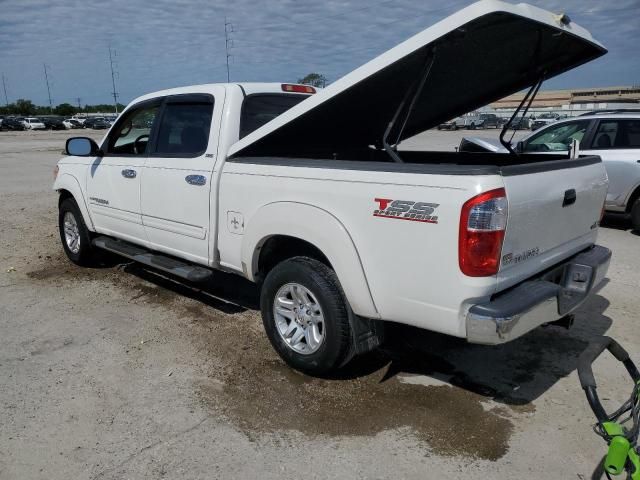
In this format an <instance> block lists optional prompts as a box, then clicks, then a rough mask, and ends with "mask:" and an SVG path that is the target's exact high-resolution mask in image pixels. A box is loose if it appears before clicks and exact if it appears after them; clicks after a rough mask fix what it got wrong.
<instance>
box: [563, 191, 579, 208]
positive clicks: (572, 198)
mask: <svg viewBox="0 0 640 480" xmlns="http://www.w3.org/2000/svg"><path fill="white" fill-rule="evenodd" d="M576 197H577V195H576V191H575V189H573V188H572V189H570V190H567V191H566V192H564V200H563V201H562V206H563V207H567V206H569V205H573V204H574V203H576Z"/></svg>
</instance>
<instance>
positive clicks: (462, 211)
mask: <svg viewBox="0 0 640 480" xmlns="http://www.w3.org/2000/svg"><path fill="white" fill-rule="evenodd" d="M562 18H564V21H559V20H558V16H557V15H553V14H552V13H551V12H548V11H545V10H542V9H538V8H532V7H531V6H529V5H527V4H518V5H511V4H507V3H504V2H486V1H483V2H479V3H476V4H474V5H471V6H470V7H467V8H465V9H464V10H462V11H460V12H458V13H456V14H454V15H453V16H451V17H449V18H446V19H444V20H443V21H441V22H440V23H438V24H437V25H435V26H434V27H433V28H430V29H427V30H425V31H423V32H420V33H418V34H417V35H415V36H414V37H412V38H411V39H410V40H408V41H407V42H405V43H402V44H400V45H398V46H397V47H395V48H393V49H392V50H389V51H387V52H385V53H384V54H382V55H381V56H379V57H378V58H376V59H374V60H372V61H371V62H369V63H367V64H365V65H363V66H362V67H360V68H358V69H356V70H354V71H353V72H351V73H350V74H348V75H347V76H345V77H343V78H342V79H339V80H337V81H336V82H334V83H332V84H331V85H330V86H329V87H327V88H326V89H323V90H321V91H320V92H319V93H317V94H313V93H312V92H314V91H315V90H314V89H313V88H312V87H309V86H306V85H291V84H263V83H227V84H212V85H196V86H192V87H184V88H177V89H172V90H164V91H161V92H157V93H152V94H148V95H145V96H142V97H140V98H137V99H135V100H134V101H133V102H131V104H129V106H128V107H127V108H126V109H125V111H124V112H123V113H122V115H121V116H120V118H119V119H118V121H117V122H116V124H115V125H114V126H113V128H112V129H111V131H110V132H109V134H108V135H106V136H105V139H104V140H103V141H102V144H101V145H100V146H98V145H97V144H96V143H95V142H94V141H93V140H91V139H89V138H86V137H78V138H72V139H69V140H68V141H67V144H66V151H67V155H68V156H67V157H65V158H62V159H61V160H60V161H59V162H58V165H57V166H56V170H55V172H56V175H57V176H56V179H55V183H54V185H53V188H54V189H55V190H57V191H58V192H59V195H60V197H59V199H58V200H57V201H56V205H58V208H59V212H58V220H59V229H60V240H61V244H62V248H63V249H64V251H65V253H66V255H67V256H68V258H69V259H70V260H71V261H72V262H75V263H77V264H79V265H88V264H91V263H92V262H95V261H96V259H97V256H96V255H97V253H96V251H101V250H107V251H110V252H114V253H117V254H119V255H122V256H124V257H127V258H129V259H132V260H134V261H137V262H140V263H141V264H143V265H146V266H147V267H148V268H151V269H156V270H160V271H163V272H165V273H167V274H170V275H174V276H175V277H176V278H180V279H185V280H187V281H193V282H195V281H205V280H207V279H209V278H211V277H212V276H214V275H217V274H218V273H217V271H218V270H223V271H225V272H233V273H235V274H237V275H240V276H242V277H245V278H246V279H248V280H250V281H253V282H256V283H257V284H258V285H260V289H261V294H260V295H261V296H260V305H261V312H262V319H263V324H264V327H265V330H266V333H267V336H268V337H269V340H270V341H271V344H272V345H273V347H274V349H275V350H276V351H277V352H278V353H279V355H280V356H281V357H282V358H283V360H284V361H286V362H287V363H288V364H289V365H291V366H292V367H294V368H296V369H299V370H302V371H305V372H309V373H311V374H325V373H326V372H328V371H331V370H334V369H337V368H339V367H340V366H342V365H344V364H345V363H346V362H347V361H349V359H350V358H351V357H352V356H353V355H356V354H360V353H364V352H366V351H368V350H371V349H373V348H375V347H377V346H378V345H380V343H381V341H382V339H383V338H384V326H385V322H386V321H391V322H399V323H403V324H409V325H413V326H416V327H421V328H424V329H428V330H434V331H438V332H441V333H444V334H448V335H454V336H457V337H462V338H465V339H467V340H468V341H469V342H474V343H482V344H498V343H503V342H507V341H510V340H512V339H514V338H517V337H520V336H521V335H523V334H525V333H526V332H528V331H530V330H532V329H534V328H536V327H538V326H540V325H541V324H544V323H548V322H553V321H556V320H559V319H561V318H562V317H564V316H566V315H569V314H571V313H572V312H573V311H574V310H575V309H576V308H578V307H579V306H580V305H581V304H582V303H583V302H584V301H585V300H586V299H587V298H588V296H589V294H590V293H592V292H593V291H594V290H593V289H596V288H598V287H599V286H600V285H601V283H602V280H603V279H604V277H605V276H606V273H607V269H608V266H609V262H610V257H611V252H610V251H609V250H608V249H607V248H604V247H601V246H597V245H595V242H596V238H597V235H598V220H599V219H600V213H601V211H602V205H603V203H604V200H605V195H606V190H607V176H606V172H605V169H604V166H603V165H602V162H601V160H600V158H599V157H597V156H587V157H584V158H568V157H567V155H566V154H564V153H562V152H560V153H559V154H557V155H553V154H551V155H550V156H549V158H548V161H541V159H540V156H539V155H529V154H524V153H523V154H521V155H518V156H514V155H511V154H480V157H479V156H478V154H469V153H465V152H430V151H399V150H396V149H395V148H394V147H393V146H392V145H397V144H400V143H401V142H402V141H403V140H404V139H406V138H410V137H412V136H414V135H416V134H417V133H420V132H424V131H426V130H428V129H430V128H433V127H436V126H437V125H438V123H439V121H440V119H442V118H455V117H456V116H458V115H461V114H462V113H463V112H465V111H469V110H472V109H475V108H480V107H481V106H482V105H484V104H486V103H487V102H491V101H495V100H498V99H499V98H501V97H504V96H505V95H509V94H513V93H515V92H517V91H520V90H521V89H522V88H523V87H524V86H526V85H527V84H529V85H534V84H536V83H537V82H538V80H539V78H540V73H541V71H544V75H545V78H553V77H555V76H557V75H558V74H560V73H563V72H565V71H567V70H570V69H572V68H574V67H576V66H578V65H582V64H584V63H586V62H588V61H590V60H592V59H595V58H598V57H600V56H601V55H603V54H604V53H605V52H606V50H605V49H604V47H603V46H602V45H600V44H599V43H598V42H596V41H595V40H593V38H592V37H591V35H590V34H589V32H587V31H586V30H584V29H583V28H581V27H580V26H579V25H576V24H575V23H573V22H571V21H570V20H569V19H568V17H567V18H565V17H562ZM460 32H464V35H461V34H460ZM514 32H517V35H518V36H517V42H518V47H519V48H513V44H512V43H510V39H512V38H513V35H514ZM558 52H562V55H559V54H558ZM441 53H442V57H438V55H440V54H441ZM488 65H489V66H490V67H489V68H490V74H488V73H486V72H487V68H488V67H487V66H488ZM474 72H481V73H482V74H480V75H478V76H477V77H474V81H473V82H470V81H469V78H470V76H471V74H472V73H474ZM420 86H424V88H419V87H420ZM463 90H464V95H457V93H459V92H461V91H463ZM400 99H406V104H404V103H400V108H399V106H398V105H399V101H400ZM405 105H407V106H410V108H402V107H404V106H405ZM414 106H415V107H416V108H413V107H414ZM291 107H292V108H291ZM159 112H161V113H159ZM139 119H146V120H147V121H145V122H139V121H138V120H139ZM151 119H153V120H154V121H153V122H149V120H151ZM134 125H144V126H143V127H140V128H134V127H133V126H134ZM375 146H378V147H375ZM147 157H148V159H147ZM145 160H146V161H145ZM151 160H152V161H151ZM541 186H542V187H541ZM242 334H246V335H251V332H249V331H248V330H247V331H244V332H242ZM525 342H526V340H525Z"/></svg>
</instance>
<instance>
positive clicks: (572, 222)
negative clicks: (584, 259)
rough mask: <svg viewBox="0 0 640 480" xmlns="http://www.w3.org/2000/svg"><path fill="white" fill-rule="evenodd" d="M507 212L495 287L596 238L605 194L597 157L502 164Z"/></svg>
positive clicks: (604, 178) (525, 275)
mask: <svg viewBox="0 0 640 480" xmlns="http://www.w3.org/2000/svg"><path fill="white" fill-rule="evenodd" d="M502 175H503V179H504V185H505V190H506V192H507V200H508V203H509V210H508V211H509V216H508V219H507V229H506V232H505V238H504V243H503V246H502V261H501V265H500V271H499V273H498V291H499V290H503V289H504V288H507V287H509V286H511V285H514V284H516V283H518V282H520V281H522V280H524V279H526V278H528V277H530V276H531V275H533V274H535V273H538V272H540V271H542V270H545V269H547V268H549V267H551V266H553V265H554V264H556V263H558V262H560V261H562V260H564V259H565V258H568V257H569V256H571V255H573V254H575V253H577V252H579V251H580V250H582V249H584V248H586V247H587V246H589V245H592V244H593V243H595V240H596V236H597V230H598V221H599V219H600V215H601V212H602V206H603V204H604V199H605V196H606V193H607V174H606V172H605V169H604V165H603V164H602V162H601V161H600V158H599V157H584V158H580V159H574V160H570V159H567V160H554V161H550V162H549V161H547V162H539V163H533V164H526V165H517V166H512V167H506V168H503V169H502Z"/></svg>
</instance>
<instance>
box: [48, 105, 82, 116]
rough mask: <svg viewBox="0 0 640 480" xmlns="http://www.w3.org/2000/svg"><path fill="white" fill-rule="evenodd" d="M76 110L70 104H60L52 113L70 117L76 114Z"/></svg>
mask: <svg viewBox="0 0 640 480" xmlns="http://www.w3.org/2000/svg"><path fill="white" fill-rule="evenodd" d="M77 110H78V109H77V108H76V107H74V106H73V105H71V104H70V103H61V104H60V105H58V106H57V107H55V108H54V109H53V113H55V114H56V115H60V116H62V117H70V116H71V115H73V114H74V113H76V111H77Z"/></svg>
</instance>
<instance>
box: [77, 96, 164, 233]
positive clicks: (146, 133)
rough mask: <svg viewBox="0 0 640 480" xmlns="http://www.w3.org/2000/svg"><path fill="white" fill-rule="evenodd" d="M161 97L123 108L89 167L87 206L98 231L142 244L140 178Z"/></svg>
mask: <svg viewBox="0 0 640 480" xmlns="http://www.w3.org/2000/svg"><path fill="white" fill-rule="evenodd" d="M161 100H162V99H154V100H151V101H145V102H141V103H139V104H137V105H134V106H133V107H131V108H129V109H128V110H127V111H125V112H124V113H123V115H122V116H121V118H120V119H119V120H118V122H117V123H116V124H115V125H114V127H113V128H112V129H111V131H110V132H109V135H108V136H107V138H106V140H105V141H104V143H103V145H102V150H103V151H104V155H103V156H102V157H97V158H96V159H95V160H94V161H93V162H92V164H91V165H90V167H89V168H90V170H89V172H88V175H87V192H88V197H89V198H88V200H89V209H90V210H91V216H92V218H93V220H94V223H95V226H96V230H97V231H98V232H100V233H106V234H107V235H114V236H117V237H118V238H122V239H125V240H129V241H132V242H134V243H139V244H145V243H146V235H145V232H144V227H143V225H142V216H141V214H140V180H141V177H142V169H143V167H144V163H145V161H146V158H147V154H148V151H147V150H148V148H147V147H148V144H149V138H150V135H151V134H152V130H153V125H154V122H155V120H156V117H157V115H158V113H159V111H160V104H161Z"/></svg>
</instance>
